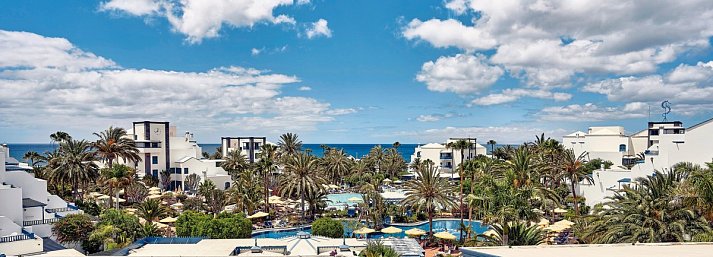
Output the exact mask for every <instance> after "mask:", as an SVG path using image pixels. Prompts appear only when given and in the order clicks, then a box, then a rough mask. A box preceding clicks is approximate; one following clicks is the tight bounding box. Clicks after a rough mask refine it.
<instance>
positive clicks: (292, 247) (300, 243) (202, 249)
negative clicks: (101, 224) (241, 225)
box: [128, 236, 366, 256]
mask: <svg viewBox="0 0 713 257" xmlns="http://www.w3.org/2000/svg"><path fill="white" fill-rule="evenodd" d="M342 240H343V239H341V238H326V237H317V236H312V237H311V238H310V239H298V238H296V237H291V238H283V239H273V238H259V239H258V240H257V241H258V245H259V246H263V247H265V246H278V247H279V246H284V247H286V248H287V250H288V251H290V256H316V255H317V247H326V246H339V245H341V244H342ZM346 243H347V245H349V246H351V247H364V246H366V240H358V239H354V238H347V239H346ZM253 245H255V239H254V238H245V239H203V240H201V241H200V242H197V243H193V244H191V243H188V244H151V243H149V244H146V245H143V246H141V247H139V248H137V249H133V250H130V251H129V254H128V256H230V255H231V253H232V252H233V250H235V247H238V246H253ZM243 255H245V256H250V255H251V254H249V253H244V254H240V256H243ZM261 255H262V256H284V255H282V254H277V253H270V252H264V253H263V254H261Z"/></svg>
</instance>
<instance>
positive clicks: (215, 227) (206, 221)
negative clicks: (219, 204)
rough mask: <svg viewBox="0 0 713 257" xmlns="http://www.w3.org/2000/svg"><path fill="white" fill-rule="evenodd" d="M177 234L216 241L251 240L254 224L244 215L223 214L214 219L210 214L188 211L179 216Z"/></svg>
mask: <svg viewBox="0 0 713 257" xmlns="http://www.w3.org/2000/svg"><path fill="white" fill-rule="evenodd" d="M176 234H177V235H178V236H202V237H209V238H214V239H227V238H250V236H251V234H252V223H251V222H250V220H248V219H247V218H245V215H243V214H242V213H241V214H230V213H221V214H220V215H218V217H215V218H213V216H212V215H209V214H204V213H198V212H192V211H186V212H184V213H183V214H181V216H178V220H177V221H176Z"/></svg>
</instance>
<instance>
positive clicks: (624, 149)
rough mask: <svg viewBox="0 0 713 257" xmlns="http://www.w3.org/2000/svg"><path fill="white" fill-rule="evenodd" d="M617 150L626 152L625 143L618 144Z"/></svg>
mask: <svg viewBox="0 0 713 257" xmlns="http://www.w3.org/2000/svg"><path fill="white" fill-rule="evenodd" d="M619 152H626V145H625V144H620V145H619Z"/></svg>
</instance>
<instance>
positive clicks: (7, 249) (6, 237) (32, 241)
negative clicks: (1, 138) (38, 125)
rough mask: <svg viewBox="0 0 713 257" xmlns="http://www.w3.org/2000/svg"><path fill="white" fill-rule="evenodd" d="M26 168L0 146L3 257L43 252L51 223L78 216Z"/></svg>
mask: <svg viewBox="0 0 713 257" xmlns="http://www.w3.org/2000/svg"><path fill="white" fill-rule="evenodd" d="M27 167H28V166H27V164H24V163H20V162H18V161H17V160H16V159H14V158H12V157H10V149H9V148H8V147H7V146H5V145H2V146H0V253H4V254H6V255H24V254H35V253H41V252H43V251H45V243H44V241H48V240H49V239H48V238H49V237H50V236H51V235H52V224H51V223H53V222H55V221H57V220H59V219H61V218H63V217H64V216H66V215H68V214H73V213H81V211H80V210H79V209H78V208H77V207H75V206H74V205H71V204H68V203H67V202H65V201H64V200H62V198H60V197H59V196H56V195H53V194H50V193H48V192H47V181H46V180H42V179H37V178H35V176H34V175H33V174H31V173H28V172H27ZM49 241H51V240H49Z"/></svg>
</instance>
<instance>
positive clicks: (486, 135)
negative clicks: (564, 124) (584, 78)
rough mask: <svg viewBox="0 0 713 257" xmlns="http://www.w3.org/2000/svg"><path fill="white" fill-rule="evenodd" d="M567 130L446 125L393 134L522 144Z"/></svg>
mask: <svg viewBox="0 0 713 257" xmlns="http://www.w3.org/2000/svg"><path fill="white" fill-rule="evenodd" d="M566 132H567V131H566V130H564V129H543V128H536V127H532V126H491V127H444V128H434V129H426V130H418V131H400V132H396V133H394V134H393V136H398V137H400V138H406V139H410V140H413V141H416V142H443V141H444V140H445V139H447V138H451V137H475V138H477V139H478V142H480V143H481V144H483V142H487V141H488V140H490V139H495V140H496V141H497V142H498V143H500V144H522V143H523V142H529V141H532V140H534V139H535V135H540V134H542V133H545V135H547V136H548V137H552V138H561V137H562V136H563V135H565V133H566ZM389 136H392V135H389Z"/></svg>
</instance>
